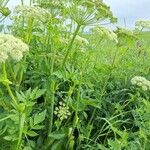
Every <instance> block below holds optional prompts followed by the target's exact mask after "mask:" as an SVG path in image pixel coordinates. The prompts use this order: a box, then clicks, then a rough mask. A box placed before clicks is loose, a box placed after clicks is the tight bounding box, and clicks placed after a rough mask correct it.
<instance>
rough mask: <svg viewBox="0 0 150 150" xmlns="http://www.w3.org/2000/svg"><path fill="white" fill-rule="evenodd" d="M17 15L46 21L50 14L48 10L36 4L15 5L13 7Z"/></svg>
mask: <svg viewBox="0 0 150 150" xmlns="http://www.w3.org/2000/svg"><path fill="white" fill-rule="evenodd" d="M15 11H16V13H17V14H18V16H23V17H24V18H26V19H28V18H32V19H36V20H38V21H41V22H46V20H47V19H48V18H49V17H50V16H51V15H50V13H49V11H47V10H46V9H44V8H40V7H38V6H25V5H24V6H20V5H19V6H16V9H15Z"/></svg>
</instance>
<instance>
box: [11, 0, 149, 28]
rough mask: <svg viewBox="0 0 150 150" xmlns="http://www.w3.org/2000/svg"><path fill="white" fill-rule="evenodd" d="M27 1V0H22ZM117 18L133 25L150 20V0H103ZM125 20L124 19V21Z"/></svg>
mask: <svg viewBox="0 0 150 150" xmlns="http://www.w3.org/2000/svg"><path fill="white" fill-rule="evenodd" d="M20 1H21V0H10V2H9V6H10V7H13V6H14V5H17V4H18V3H20ZM24 1H25V2H28V1H29V0H24ZM104 1H105V2H106V3H107V4H108V5H109V6H110V7H111V10H112V11H113V13H114V15H115V16H116V17H117V18H118V24H119V25H121V26H124V25H125V23H124V22H126V25H127V27H134V22H135V21H136V20H139V19H148V20H150V0H104ZM124 20H125V21H124Z"/></svg>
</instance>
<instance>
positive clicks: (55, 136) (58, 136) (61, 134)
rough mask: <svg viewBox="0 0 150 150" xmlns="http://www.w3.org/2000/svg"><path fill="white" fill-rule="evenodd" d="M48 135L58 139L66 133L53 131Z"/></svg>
mask: <svg viewBox="0 0 150 150" xmlns="http://www.w3.org/2000/svg"><path fill="white" fill-rule="evenodd" d="M48 136H49V137H51V138H53V139H56V140H60V139H63V138H65V137H66V134H65V133H60V132H53V133H50V134H49V135H48Z"/></svg>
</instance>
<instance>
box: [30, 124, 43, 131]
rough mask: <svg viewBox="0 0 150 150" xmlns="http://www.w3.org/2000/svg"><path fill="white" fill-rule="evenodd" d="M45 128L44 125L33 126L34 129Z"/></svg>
mask: <svg viewBox="0 0 150 150" xmlns="http://www.w3.org/2000/svg"><path fill="white" fill-rule="evenodd" d="M43 128H44V126H42V125H35V126H33V127H32V129H34V130H40V129H43Z"/></svg>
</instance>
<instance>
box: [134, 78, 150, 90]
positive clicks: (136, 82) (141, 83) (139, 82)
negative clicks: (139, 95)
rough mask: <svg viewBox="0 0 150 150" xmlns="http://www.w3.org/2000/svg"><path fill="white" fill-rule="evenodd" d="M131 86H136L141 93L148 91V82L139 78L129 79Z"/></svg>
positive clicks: (149, 86) (149, 85) (149, 82)
mask: <svg viewBox="0 0 150 150" xmlns="http://www.w3.org/2000/svg"><path fill="white" fill-rule="evenodd" d="M131 83H132V84H133V85H137V86H139V87H141V88H142V90H143V91H147V90H150V81H149V80H147V79H145V78H144V77H141V76H135V77H134V78H132V79H131Z"/></svg>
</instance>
